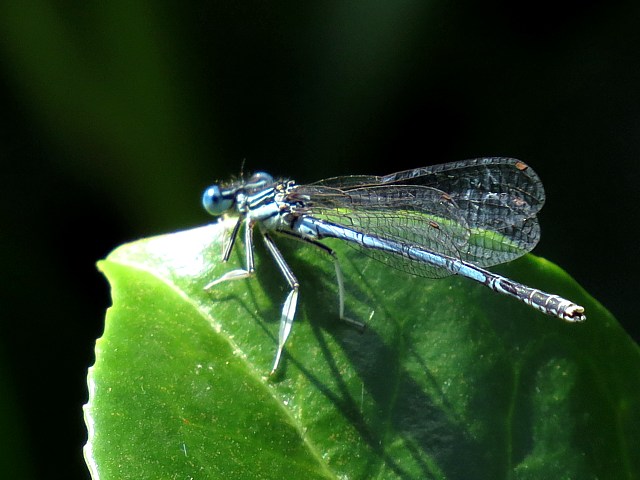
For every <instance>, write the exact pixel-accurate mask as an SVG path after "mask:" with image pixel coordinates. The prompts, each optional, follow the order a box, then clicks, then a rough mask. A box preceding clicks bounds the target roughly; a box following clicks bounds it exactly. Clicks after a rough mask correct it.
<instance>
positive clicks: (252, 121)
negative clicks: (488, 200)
mask: <svg viewBox="0 0 640 480" xmlns="http://www.w3.org/2000/svg"><path fill="white" fill-rule="evenodd" d="M53 3H54V2H44V1H35V0H31V1H24V2H3V5H2V6H0V69H1V70H0V82H1V83H0V108H1V115H2V118H3V120H4V126H3V127H2V129H0V161H1V162H2V163H1V167H2V168H1V170H0V172H1V173H0V182H1V188H0V192H1V195H2V196H1V197H0V209H1V210H0V212H1V214H2V216H1V217H0V218H1V220H2V225H1V226H0V239H1V242H2V249H1V251H2V266H3V272H2V285H1V286H2V294H1V297H0V298H1V299H2V300H0V329H1V330H0V408H1V410H0V442H1V443H0V447H1V451H2V453H1V454H0V477H2V478H67V479H72V478H86V477H87V476H88V473H86V469H85V467H84V463H83V460H82V453H81V448H82V445H83V444H84V442H85V440H86V432H85V428H84V424H83V420H82V410H81V407H82V404H83V403H84V402H85V401H86V398H87V393H86V369H87V368H88V367H89V366H90V365H91V364H92V363H93V347H94V340H95V339H96V338H97V337H98V336H100V334H101V331H102V328H103V318H104V311H105V309H106V308H107V307H108V305H109V303H110V298H109V289H108V285H107V283H106V281H105V280H104V279H103V278H102V277H101V275H100V274H99V273H98V272H97V271H96V268H95V262H96V261H97V260H98V259H100V258H103V257H105V256H106V255H107V254H108V253H109V251H110V250H112V249H113V248H114V247H116V246H117V245H119V244H121V243H123V242H126V241H130V240H134V239H137V238H140V237H145V236H151V235H157V234H161V233H166V232H171V231H175V230H180V229H185V228H189V227H193V226H197V225H201V224H203V223H205V222H208V221H209V220H210V219H209V218H208V217H207V216H206V214H205V213H204V212H203V211H202V209H201V207H200V195H201V191H202V190H203V189H204V187H205V186H207V185H208V184H210V183H212V182H214V181H215V180H217V179H225V178H227V177H229V176H230V175H234V174H238V173H239V171H240V168H241V165H242V163H243V162H245V170H246V171H251V170H254V169H260V170H267V171H270V172H271V173H273V174H274V175H287V176H291V177H292V178H295V179H297V180H298V181H300V182H309V181H313V180H317V179H319V178H323V177H328V176H334V175H341V174H355V173H373V174H385V173H389V172H391V171H396V170H402V169H407V168H413V167H419V166H424V165H429V164H434V163H442V162H448V161H453V160H460V159H465V158H473V157H479V156H486V155H503V156H514V157H517V158H520V159H522V160H525V161H527V162H528V163H529V164H530V165H532V166H533V167H534V168H535V170H536V171H537V172H538V173H539V174H540V176H541V177H542V179H543V180H544V182H545V186H546V189H547V206H546V207H545V209H544V210H543V212H542V215H541V224H542V230H543V237H542V242H541V243H540V245H539V246H538V248H537V249H536V251H535V253H536V254H538V255H541V256H544V257H546V258H548V259H550V260H551V261H553V262H555V263H557V264H559V265H560V266H562V267H563V268H565V269H566V270H567V271H568V272H570V273H571V274H572V275H573V276H574V277H575V278H576V280H577V281H578V282H580V283H581V284H582V285H583V286H584V287H585V288H586V289H587V290H588V291H589V292H590V293H591V294H592V295H593V296H595V297H596V298H597V299H599V300H600V301H601V302H602V303H603V304H604V305H605V306H606V307H607V308H609V309H610V310H611V311H612V312H613V313H614V314H615V315H616V316H617V317H618V319H619V320H620V322H621V323H622V324H623V326H624V328H625V329H626V330H627V331H628V332H629V333H630V334H631V335H632V336H634V338H636V339H638V338H639V337H640V328H639V326H638V324H637V322H636V312H635V309H636V307H635V304H634V300H633V297H634V296H635V295H637V292H636V286H637V285H638V280H637V274H636V272H637V271H638V268H639V267H640V262H639V261H638V255H637V248H636V244H637V234H638V228H637V224H638V221H640V214H639V207H638V202H639V200H640V195H639V194H638V193H637V191H638V174H639V173H640V166H639V165H638V161H637V160H638V158H640V28H639V25H640V6H639V5H640V4H638V2H637V1H618V2H615V1H613V2H612V1H600V2H578V1H575V2H525V3H521V2H499V1H498V2H496V1H494V2H491V1H489V2H469V4H468V5H467V4H465V3H464V2H446V1H442V0H433V1H388V2H380V1H369V2H343V1H331V2H320V4H317V3H316V2H291V1H288V2H287V1H284V2H265V1H234V2H224V3H223V2H191V3H184V2H171V1H161V2H160V1H155V2H150V1H149V2H135V4H132V3H133V2H125V1H111V2H106V3H107V5H98V4H97V3H98V2H79V1H76V2H70V1H67V2H60V3H57V2H56V3H55V4H53ZM5 472H6V474H5Z"/></svg>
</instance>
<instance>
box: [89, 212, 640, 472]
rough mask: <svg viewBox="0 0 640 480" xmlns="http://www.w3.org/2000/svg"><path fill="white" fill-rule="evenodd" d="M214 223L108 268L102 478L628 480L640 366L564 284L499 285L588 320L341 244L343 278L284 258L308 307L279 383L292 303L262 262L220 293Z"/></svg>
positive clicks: (537, 277)
mask: <svg viewBox="0 0 640 480" xmlns="http://www.w3.org/2000/svg"><path fill="white" fill-rule="evenodd" d="M225 228H228V224H224V223H219V224H216V225H211V226H207V227H203V228H197V229H194V230H190V231H185V232H179V233H175V234H171V235H165V236H161V237H155V238H150V239H145V240H141V241H138V242H135V243H131V244H128V245H124V246H122V247H120V248H118V249H117V250H115V251H114V252H113V253H111V254H110V255H109V257H108V258H107V259H106V260H104V261H102V262H100V264H99V267H100V270H101V271H103V272H104V273H105V275H106V276H107V277H108V279H109V281H110V283H111V285H112V296H113V307H111V308H110V309H109V311H108V312H107V318H106V326H105V332H104V336H103V337H102V338H101V339H99V340H98V342H97V345H96V363H95V365H94V367H92V368H91V370H90V372H89V379H88V382H89V390H90V399H89V403H88V404H87V405H86V406H85V416H86V421H87V425H88V429H89V441H88V443H87V445H86V447H85V457H86V459H87V462H88V464H89V467H90V469H91V471H92V473H93V475H94V478H98V474H99V478H101V479H102V480H108V479H112V478H113V479H115V478H117V479H123V478H125V479H126V478H136V479H138V478H153V479H158V478H199V479H203V478H278V479H282V478H305V479H312V478H354V479H358V478H385V479H387V478H405V479H407V478H416V479H418V478H421V479H422V478H443V479H444V478H447V479H453V478H455V479H469V478H514V479H520V478H523V479H524V478H635V477H637V476H638V475H640V460H638V457H637V456H634V454H633V452H634V449H636V448H637V445H638V444H639V443H640V428H638V426H640V413H639V412H640V399H639V397H638V392H639V391H640V376H639V375H638V371H639V370H640V352H639V350H638V347H637V345H636V344H634V343H633V342H632V340H631V339H630V338H629V337H628V336H627V335H626V333H625V332H624V331H623V330H622V329H621V328H620V327H619V325H618V324H617V322H616V321H615V320H614V319H613V318H612V317H611V315H610V314H609V313H608V312H607V311H606V310H605V309H604V308H603V307H602V306H600V305H599V304H598V303H597V302H595V301H594V300H593V299H591V298H590V297H589V296H588V295H587V294H586V293H585V292H584V291H583V290H582V289H580V287H578V286H577V285H575V283H574V282H573V281H572V280H571V279H570V278H569V277H568V276H567V275H566V274H565V273H564V272H563V271H562V270H560V269H559V268H558V267H556V266H554V265H552V264H550V263H549V262H546V261H544V260H542V259H539V258H535V257H533V256H531V255H528V256H526V257H525V258H523V259H521V260H519V261H517V262H513V263H512V264H510V265H508V266H504V267H503V268H501V269H500V271H501V273H503V274H505V275H508V276H510V277H512V278H514V279H516V280H519V281H525V282H526V283H527V284H529V285H532V286H536V287H539V288H543V289H544V290H546V291H550V292H554V293H558V294H560V295H563V296H565V297H567V298H570V299H571V300H573V301H575V302H576V303H579V304H581V305H583V306H584V307H585V308H586V313H587V321H586V322H584V323H581V324H569V323H565V322H563V321H561V320H559V319H556V318H553V317H548V316H545V315H543V314H541V313H539V312H537V311H534V310H533V309H531V308H529V307H527V306H525V305H522V304H520V303H519V302H516V301H514V300H511V299H508V298H505V297H503V296H501V295H497V294H494V293H493V292H491V291H490V290H488V289H487V288H485V287H483V286H481V285H477V284H475V283H474V282H472V281H469V280H466V279H462V278H458V277H451V278H447V279H442V280H429V279H424V278H416V277H412V276H409V275H405V274H402V273H401V272H396V271H393V270H390V269H389V268H387V267H386V266H384V265H382V264H381V263H378V262H375V261H373V260H371V259H369V258H366V257H364V256H362V255H359V254H358V253H357V252H356V251H355V250H353V249H350V248H348V247H346V246H344V245H342V244H341V242H332V243H331V242H328V243H329V244H330V246H331V247H332V248H334V249H335V250H336V252H337V253H338V256H339V258H340V259H341V265H342V267H343V270H344V273H345V286H346V290H347V298H346V310H347V311H346V313H347V315H348V316H349V317H350V318H353V319H358V320H362V321H365V322H366V323H367V329H366V330H365V331H364V332H360V331H358V330H357V329H354V328H353V327H351V326H349V325H348V324H346V323H344V322H341V321H339V320H338V305H337V288H336V285H335V278H334V272H333V266H332V264H331V262H330V261H329V260H328V259H327V258H325V255H323V254H322V253H321V252H319V251H317V249H314V248H311V247H309V246H306V245H301V244H298V243H297V242H292V241H290V240H288V239H282V240H280V239H278V240H279V241H278V244H279V246H280V247H281V249H282V251H283V254H284V255H285V257H286V258H287V260H288V262H289V264H290V266H291V267H292V269H293V270H294V272H296V275H297V276H298V279H299V280H300V284H301V289H300V295H301V301H300V303H299V305H298V314H297V317H296V321H295V324H294V328H293V332H292V334H291V336H290V338H289V341H288V343H287V346H286V350H285V355H284V358H283V361H282V363H281V368H280V370H279V371H278V372H277V373H276V375H274V376H273V377H270V376H269V374H268V372H269V371H270V367H271V365H272V362H273V357H274V354H275V348H276V341H277V332H278V327H279V325H278V323H279V318H280V309H281V305H282V302H283V301H284V298H285V296H286V293H287V288H286V284H285V282H284V280H283V279H282V277H281V275H280V273H279V271H278V270H277V268H276V267H275V266H274V265H273V262H272V261H271V259H270V258H269V256H268V255H267V253H266V252H265V251H264V249H263V248H262V246H261V245H260V244H258V245H257V248H256V262H257V274H256V276H255V278H252V279H247V280H239V281H234V282H226V283H223V284H219V285H216V286H215V287H214V288H213V289H212V290H211V291H209V292H205V291H204V289H203V287H204V286H205V285H206V284H207V283H209V282H210V281H211V280H212V279H215V278H218V277H219V276H220V275H222V274H223V273H225V272H226V271H228V270H230V269H232V268H237V265H238V264H240V263H243V261H244V260H243V258H241V253H242V250H243V249H242V246H241V245H240V244H239V245H237V246H236V250H235V252H234V255H232V258H231V260H230V262H229V263H228V264H221V263H220V261H219V258H220V255H221V251H222V245H223V243H224V242H223V239H224V238H223V237H224V235H225V233H227V232H226V231H225V230H224V229H225Z"/></svg>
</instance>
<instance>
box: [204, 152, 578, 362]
mask: <svg viewBox="0 0 640 480" xmlns="http://www.w3.org/2000/svg"><path fill="white" fill-rule="evenodd" d="M544 199H545V195H544V188H543V186H542V182H541V181H540V178H539V177H538V175H537V174H536V173H535V172H534V171H533V169H532V168H531V167H529V166H528V165H527V164H525V163H524V162H521V161H520V160H516V159H513V158H499V157H490V158H477V159H472V160H464V161H460V162H453V163H446V164H443V165H434V166H430V167H424V168H417V169H415V170H407V171H404V172H398V173H392V174H390V175H386V176H383V177H377V176H367V175H362V176H359V175H355V176H345V177H335V178H329V179H326V180H320V181H319V182H315V183H312V184H309V185H298V184H296V183H295V181H293V180H286V179H285V180H274V178H273V177H272V176H271V175H269V174H268V173H264V172H258V173H255V174H253V175H252V176H251V177H250V178H248V179H246V180H238V181H234V182H230V183H227V184H221V185H213V186H211V187H209V188H208V189H207V190H206V191H205V192H204V195H203V198H202V203H203V205H204V208H205V209H206V210H207V212H209V213H210V214H211V215H214V216H221V215H230V216H234V217H237V222H236V224H235V226H234V228H233V230H232V231H231V236H230V238H229V241H228V243H227V244H226V246H225V249H224V252H223V257H222V260H223V261H225V262H226V261H227V260H228V259H229V256H230V255H231V251H232V249H233V246H234V244H235V241H236V238H237V236H238V232H239V230H240V226H241V225H244V247H245V258H246V264H245V268H243V269H238V270H232V271H230V272H227V273H226V274H224V275H223V276H222V277H220V278H218V279H217V280H215V281H213V282H211V283H210V284H209V285H207V286H206V287H205V288H207V289H209V288H211V287H212V286H214V285H216V284H218V283H220V282H224V281H227V280H236V279H240V278H247V277H249V276H251V275H252V274H253V273H254V271H255V264H254V258H253V235H252V234H253V229H254V227H255V226H256V225H257V226H258V229H259V231H260V235H261V236H262V239H263V241H264V244H265V245H266V247H267V250H268V251H269V253H270V254H271V256H272V257H273V258H274V260H275V262H276V264H277V265H278V268H279V269H280V271H281V272H282V274H283V276H284V277H285V279H286V281H287V283H288V284H289V288H290V291H289V294H288V295H287V298H286V300H285V302H284V306H283V308H282V314H281V319H280V332H279V338H278V348H277V351H276V357H275V361H274V364H273V370H272V372H273V371H275V370H276V368H277V367H278V363H279V362H280V357H281V355H282V350H283V348H284V345H285V343H286V341H287V337H288V336H289V333H290V332H291V326H292V324H293V319H294V317H295V313H296V305H297V303H298V289H299V283H298V280H297V279H296V277H295V275H294V273H293V272H292V271H291V269H290V268H289V266H288V265H287V263H286V261H285V259H284V257H283V256H282V254H281V253H280V251H279V250H278V248H277V247H276V244H275V243H274V241H273V239H272V237H271V232H275V233H278V234H283V235H286V236H289V237H295V238H297V239H300V240H303V241H305V242H307V243H309V244H311V245H314V246H316V247H318V248H320V249H322V250H323V251H325V252H326V253H328V254H329V255H331V257H332V258H333V261H334V265H335V270H336V277H337V281H338V293H339V312H340V317H341V318H342V319H346V318H345V316H344V286H343V278H342V273H341V270H340V266H339V264H338V260H337V258H336V255H335V253H334V252H333V250H331V249H330V248H329V247H327V246H326V245H324V244H323V243H321V242H320V241H319V240H322V239H325V238H337V239H340V240H344V241H346V242H347V243H348V244H349V245H351V246H354V247H357V248H358V249H359V250H360V251H362V252H363V253H365V254H367V255H369V256H371V257H373V258H374V259H376V260H379V261H381V262H384V263H386V264H388V265H390V266H392V267H394V268H397V269H399V270H402V271H404V272H407V273H410V274H413V275H418V276H423V277H429V278H439V277H445V276H447V275H462V276H464V277H467V278H470V279H472V280H475V281H477V282H480V283H482V284H483V285H486V286H487V287H489V288H490V289H491V290H493V291H495V292H498V293H503V294H505V295H509V296H511V297H514V298H516V299H518V300H520V301H522V302H524V303H525V304H527V305H530V306H531V307H533V308H535V309H537V310H540V311H541V312H543V313H546V314H549V315H555V316H557V317H559V318H561V319H563V320H566V321H568V322H578V321H583V320H585V318H586V317H585V315H584V309H583V308H582V307H581V306H579V305H577V304H575V303H573V302H571V301H569V300H565V299H564V298H562V297H559V296H558V295H552V294H548V293H545V292H542V291H540V290H536V289H534V288H530V287H527V286H525V285H521V284H519V283H517V282H514V281H513V280H509V279H508V278H505V277H501V276H499V275H496V274H494V273H491V272H489V271H487V270H485V269H484V268H482V267H489V266H491V265H497V264H500V263H505V262H508V261H511V260H513V259H515V258H518V257H520V256H521V255H523V254H525V253H527V252H529V251H530V250H531V249H533V247H534V246H535V245H536V244H537V243H538V240H539V239H540V227H539V225H538V221H537V219H536V213H537V212H538V211H539V210H540V208H542V205H543V203H544ZM356 323H357V322H356Z"/></svg>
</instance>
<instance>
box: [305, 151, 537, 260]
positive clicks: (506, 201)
mask: <svg viewBox="0 0 640 480" xmlns="http://www.w3.org/2000/svg"><path fill="white" fill-rule="evenodd" d="M300 188H304V189H310V190H309V191H308V195H309V197H310V198H311V199H312V201H313V204H314V205H315V208H314V211H318V212H320V213H322V214H323V215H328V213H327V212H330V211H331V210H332V209H333V212H334V213H333V217H332V218H331V221H333V222H335V223H342V224H344V219H343V218H342V217H341V216H342V215H345V214H346V213H347V212H348V214H349V215H350V216H362V215H365V214H364V213H359V212H358V211H359V210H365V211H366V212H367V213H366V215H369V216H373V215H374V214H375V215H381V216H383V217H384V218H385V220H384V222H383V223H386V224H395V225H396V226H394V227H386V230H393V231H398V230H400V229H402V228H408V229H409V230H410V231H419V232H423V233H420V234H418V235H416V234H411V233H409V234H404V235H403V234H400V235H399V238H403V239H406V240H407V241H409V242H411V243H413V244H417V245H421V246H424V247H426V248H429V249H431V250H434V251H436V252H440V253H445V254H449V255H452V256H454V257H457V258H461V259H463V260H467V261H470V262H472V263H475V264H477V265H480V266H484V267H487V266H491V265H496V264H499V263H505V262H508V261H511V260H513V259H515V258H518V257H520V256H521V255H523V254H525V253H527V252H529V251H531V250H532V249H533V247H535V245H536V244H537V243H538V240H539V239H540V227H539V225H538V221H537V219H536V213H537V212H538V211H539V210H540V208H541V207H542V205H543V204H544V198H545V197H544V188H543V186H542V182H541V181H540V179H539V177H538V176H537V174H536V173H535V172H534V171H533V169H531V168H530V167H528V166H527V165H526V164H525V163H523V162H521V161H519V160H516V159H512V158H500V157H488V158H478V159H472V160H464V161H460V162H453V163H447V164H443V165H433V166H430V167H424V168H418V169H415V170H407V171H404V172H398V173H394V174H390V175H386V176H384V177H375V176H350V177H335V178H331V179H327V180H321V181H320V182H316V183H314V184H311V185H308V186H304V187H300ZM420 188H422V189H424V190H422V192H423V193H421V194H417V193H416V192H417V191H419V190H420ZM426 192H431V193H426ZM443 194H444V195H443ZM443 199H444V200H443ZM327 202H328V203H327ZM443 205H444V206H443ZM324 207H328V209H327V210H326V211H325V210H323V209H322V208H324ZM340 207H343V209H342V210H340ZM336 208H338V210H335V209H336ZM336 212H337V213H336ZM383 212H384V215H382V213H383ZM407 212H414V213H412V214H410V215H409V216H408V218H407V219H405V220H401V219H396V220H393V218H395V217H396V216H398V217H402V216H403V215H407ZM325 218H327V219H328V217H325ZM425 220H426V221H427V222H428V221H429V220H433V221H434V222H436V223H437V224H438V226H439V228H436V229H435V230H438V231H437V232H433V231H432V230H433V227H431V228H430V227H428V226H424V225H423V226H422V227H421V228H420V227H417V226H414V224H416V223H420V222H424V221H425ZM441 220H444V221H441ZM364 223H368V225H367V226H368V227H369V228H373V229H376V228H377V227H376V226H375V225H373V224H374V223H375V221H372V220H367V221H366V222H364ZM407 223H409V224H410V225H409V226H407V225H406V224H407ZM453 224H456V225H457V226H456V227H454V226H452V225H453ZM362 228H365V225H362ZM363 231H365V232H367V233H378V234H379V235H381V236H382V235H384V234H385V233H386V232H384V231H380V232H375V231H367V230H363ZM425 231H426V232H427V233H424V232H425ZM463 232H464V233H463ZM394 238H398V237H394Z"/></svg>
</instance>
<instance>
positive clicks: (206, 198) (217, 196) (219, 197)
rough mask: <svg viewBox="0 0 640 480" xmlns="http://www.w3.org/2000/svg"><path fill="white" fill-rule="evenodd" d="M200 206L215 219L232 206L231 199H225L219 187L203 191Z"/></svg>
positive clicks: (215, 186) (214, 186)
mask: <svg viewBox="0 0 640 480" xmlns="http://www.w3.org/2000/svg"><path fill="white" fill-rule="evenodd" d="M202 206H203V207H204V209H205V210H206V211H207V212H209V213H210V214H211V215H213V216H214V217H217V216H219V215H222V214H223V213H224V212H226V211H227V210H229V209H230V208H231V207H232V206H233V198H229V197H225V196H224V195H223V193H222V191H221V190H220V187H219V186H218V185H213V186H211V187H209V188H207V189H206V190H205V191H204V194H203V195H202Z"/></svg>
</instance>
